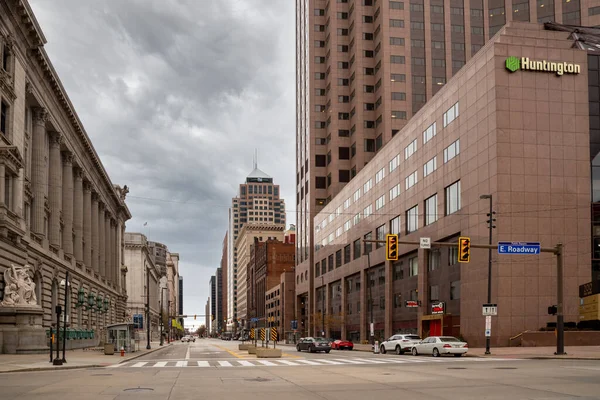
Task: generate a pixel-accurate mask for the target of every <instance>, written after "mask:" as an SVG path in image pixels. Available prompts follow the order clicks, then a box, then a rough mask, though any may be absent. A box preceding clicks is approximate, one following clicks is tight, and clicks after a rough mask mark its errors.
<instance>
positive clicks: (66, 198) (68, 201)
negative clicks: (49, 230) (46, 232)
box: [62, 151, 73, 256]
mask: <svg viewBox="0 0 600 400" xmlns="http://www.w3.org/2000/svg"><path fill="white" fill-rule="evenodd" d="M62 155H63V184H62V217H63V250H64V252H65V254H68V255H71V256H72V255H73V153H71V152H68V151H65V152H63V153H62Z"/></svg>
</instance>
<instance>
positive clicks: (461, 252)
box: [458, 236, 471, 263]
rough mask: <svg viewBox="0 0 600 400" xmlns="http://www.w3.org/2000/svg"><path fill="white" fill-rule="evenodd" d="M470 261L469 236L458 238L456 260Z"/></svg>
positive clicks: (460, 261) (461, 261)
mask: <svg viewBox="0 0 600 400" xmlns="http://www.w3.org/2000/svg"><path fill="white" fill-rule="evenodd" d="M469 261H471V238H468V237H462V236H461V237H459V238H458V262H459V263H468V262H469Z"/></svg>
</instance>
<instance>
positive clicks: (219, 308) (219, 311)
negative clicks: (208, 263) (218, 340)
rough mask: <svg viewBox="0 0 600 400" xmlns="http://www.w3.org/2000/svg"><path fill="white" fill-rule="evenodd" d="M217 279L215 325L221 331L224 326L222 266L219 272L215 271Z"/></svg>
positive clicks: (218, 269)
mask: <svg viewBox="0 0 600 400" xmlns="http://www.w3.org/2000/svg"><path fill="white" fill-rule="evenodd" d="M215 277H216V278H217V280H216V284H217V286H216V292H217V294H216V300H215V301H216V303H217V304H216V307H215V325H216V331H217V332H218V333H221V332H222V330H223V327H224V325H225V324H224V323H223V297H224V296H223V292H222V287H223V270H222V269H221V268H217V272H216V273H215Z"/></svg>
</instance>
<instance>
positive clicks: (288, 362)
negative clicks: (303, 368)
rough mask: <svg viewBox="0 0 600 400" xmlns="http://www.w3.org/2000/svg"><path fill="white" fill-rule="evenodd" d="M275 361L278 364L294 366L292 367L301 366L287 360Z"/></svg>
mask: <svg viewBox="0 0 600 400" xmlns="http://www.w3.org/2000/svg"><path fill="white" fill-rule="evenodd" d="M277 361H278V362H280V363H282V364H285V365H294V366H298V365H301V364H296V363H295V362H293V361H289V360H277Z"/></svg>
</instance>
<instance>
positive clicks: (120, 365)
mask: <svg viewBox="0 0 600 400" xmlns="http://www.w3.org/2000/svg"><path fill="white" fill-rule="evenodd" d="M125 364H127V363H122V364H113V365H109V366H108V367H106V368H119V367H123V366H125Z"/></svg>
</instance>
